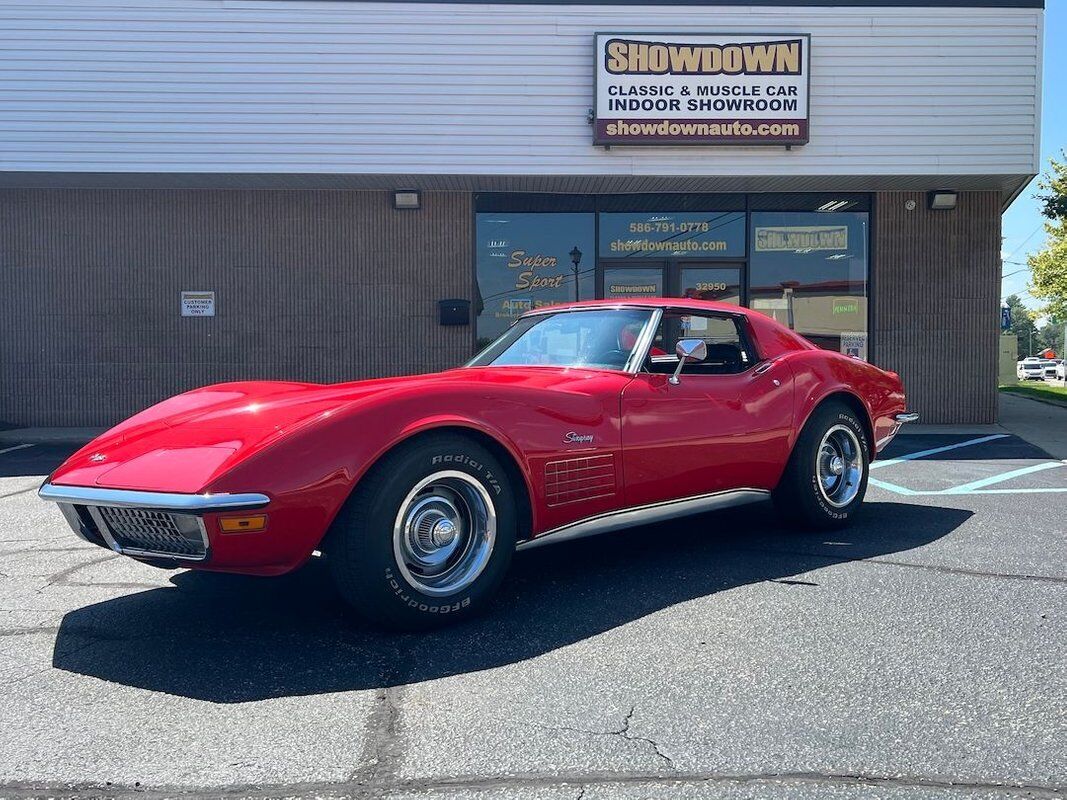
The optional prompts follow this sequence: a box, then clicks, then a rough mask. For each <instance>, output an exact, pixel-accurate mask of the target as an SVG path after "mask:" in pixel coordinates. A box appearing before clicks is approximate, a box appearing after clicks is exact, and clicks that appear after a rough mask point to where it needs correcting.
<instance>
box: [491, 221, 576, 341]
mask: <svg viewBox="0 0 1067 800" xmlns="http://www.w3.org/2000/svg"><path fill="white" fill-rule="evenodd" d="M476 229H477V232H476V238H477V247H478V251H477V276H478V281H477V296H476V297H475V313H476V314H477V317H478V321H477V325H478V346H479V347H484V346H485V345H486V344H488V343H489V342H491V341H492V340H493V339H496V338H497V337H498V336H499V335H500V334H501V333H503V332H504V331H505V330H507V329H508V327H509V326H510V325H511V324H512V323H513V322H514V321H515V319H517V318H518V317H519V316H521V315H522V314H524V313H525V312H527V311H529V310H531V309H534V308H541V307H543V306H550V305H556V304H557V303H566V302H570V301H573V300H575V299H580V300H588V299H591V298H592V297H593V283H594V270H595V265H596V252H595V245H596V240H595V234H594V230H595V224H594V215H593V214H551V213H546V214H541V213H520V214H512V213H499V214H497V213H479V214H478V215H477V218H476ZM575 260H577V261H578V264H577V272H578V282H577V283H578V286H577V292H576V291H575V263H574V262H575Z"/></svg>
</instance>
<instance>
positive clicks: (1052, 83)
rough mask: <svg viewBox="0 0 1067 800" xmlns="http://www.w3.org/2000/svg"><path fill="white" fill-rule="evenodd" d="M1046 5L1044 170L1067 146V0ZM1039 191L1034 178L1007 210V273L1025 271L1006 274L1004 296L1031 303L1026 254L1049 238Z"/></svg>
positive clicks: (1005, 246) (1034, 305)
mask: <svg viewBox="0 0 1067 800" xmlns="http://www.w3.org/2000/svg"><path fill="white" fill-rule="evenodd" d="M1046 5H1047V6H1048V8H1047V10H1046V11H1045V69H1044V72H1045V75H1044V78H1043V79H1042V86H1043V87H1044V91H1043V93H1042V94H1043V96H1042V98H1041V105H1042V109H1041V165H1042V166H1041V168H1042V170H1044V169H1045V168H1046V165H1047V164H1048V160H1049V157H1050V156H1058V155H1059V153H1060V151H1061V150H1064V149H1067V85H1065V84H1067V48H1065V47H1063V43H1064V42H1067V2H1064V0H1048V2H1046ZM1057 44H1058V45H1059V46H1056V45H1057ZM1036 191H1037V180H1034V182H1033V183H1031V184H1030V185H1029V186H1028V187H1027V188H1026V189H1024V190H1023V192H1022V194H1020V195H1019V196H1018V197H1017V198H1016V200H1015V202H1014V203H1012V205H1011V208H1009V209H1008V210H1007V211H1006V212H1005V214H1004V228H1003V235H1004V244H1003V247H1002V252H1003V255H1004V260H1005V262H1004V270H1003V273H1004V274H1005V275H1010V273H1013V272H1015V271H1016V270H1023V272H1019V273H1017V274H1015V275H1010V277H1007V278H1005V279H1004V280H1003V282H1002V284H1001V290H1000V296H1001V298H1004V297H1007V296H1008V295H1009V294H1018V295H1021V296H1022V299H1023V302H1025V303H1026V304H1027V305H1028V306H1031V307H1036V306H1037V305H1039V303H1037V302H1036V301H1035V300H1034V299H1033V298H1032V297H1030V296H1029V295H1027V294H1024V292H1025V291H1026V284H1027V282H1028V281H1029V280H1030V273H1029V271H1028V270H1026V268H1025V265H1026V256H1027V255H1029V254H1031V253H1036V252H1037V251H1038V250H1040V249H1041V246H1042V245H1043V244H1044V242H1045V231H1044V228H1042V227H1041V224H1042V221H1043V220H1044V217H1042V216H1041V213H1040V211H1039V209H1038V202H1037V201H1036V200H1034V198H1033V195H1034V193H1035V192H1036ZM1010 262H1016V263H1010Z"/></svg>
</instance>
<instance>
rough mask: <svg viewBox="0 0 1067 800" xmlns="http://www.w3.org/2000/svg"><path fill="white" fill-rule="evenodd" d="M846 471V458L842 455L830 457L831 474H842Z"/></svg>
mask: <svg viewBox="0 0 1067 800" xmlns="http://www.w3.org/2000/svg"><path fill="white" fill-rule="evenodd" d="M844 471H845V460H844V459H843V458H841V456H834V457H833V458H831V459H830V474H831V475H840V474H841V473H842V472H844Z"/></svg>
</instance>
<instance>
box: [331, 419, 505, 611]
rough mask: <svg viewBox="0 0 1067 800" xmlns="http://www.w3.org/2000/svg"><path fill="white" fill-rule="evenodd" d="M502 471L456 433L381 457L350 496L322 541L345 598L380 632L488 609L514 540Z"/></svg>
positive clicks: (424, 438)
mask: <svg viewBox="0 0 1067 800" xmlns="http://www.w3.org/2000/svg"><path fill="white" fill-rule="evenodd" d="M508 474H509V472H508V469H507V467H506V466H505V465H504V464H503V463H501V461H500V459H499V458H498V457H497V456H496V455H495V454H494V453H492V452H490V451H489V450H488V448H486V447H483V446H482V445H481V444H480V443H478V442H475V441H472V440H471V439H469V438H467V437H466V436H462V435H456V434H452V433H444V432H442V433H427V434H422V435H418V436H416V437H414V438H413V440H412V441H410V442H406V443H404V444H401V445H399V446H398V447H396V448H394V450H392V451H390V452H389V453H386V454H385V455H384V456H383V457H382V458H381V459H380V460H379V462H378V463H377V464H375V465H374V466H373V467H372V468H371V469H370V470H369V471H368V473H367V474H366V475H365V476H364V477H363V479H362V480H360V482H359V483H358V484H357V485H356V487H355V489H354V490H353V491H352V495H351V496H350V497H349V499H348V501H347V502H346V503H345V506H344V508H343V509H342V510H341V512H340V513H339V514H338V515H337V519H336V520H334V524H333V526H332V527H331V529H330V533H329V534H328V537H327V540H326V541H325V542H324V547H325V549H324V551H323V552H324V553H325V555H326V563H327V565H328V566H329V568H330V570H331V572H332V573H333V577H334V580H335V582H336V584H337V588H338V589H339V590H340V593H341V595H342V597H344V599H345V600H346V601H348V603H349V604H350V605H351V606H352V607H353V608H354V609H355V610H356V611H357V612H359V614H360V615H362V616H363V617H365V618H366V619H367V620H369V621H371V622H373V623H375V624H377V625H379V626H381V627H384V628H391V629H400V630H421V629H426V628H433V627H439V626H441V625H445V624H448V623H451V622H455V621H457V620H460V619H463V618H466V617H468V616H470V615H472V614H476V613H478V612H479V611H481V610H484V609H485V607H486V606H487V605H488V603H489V599H490V598H491V597H492V595H493V593H494V592H495V591H496V589H497V587H498V586H499V585H500V582H501V580H502V579H503V577H504V573H506V572H507V569H508V564H509V563H510V562H511V556H512V553H513V552H514V550H515V540H516V536H517V532H518V517H517V513H516V512H517V505H518V504H517V501H516V493H515V489H514V488H513V486H512V483H511V481H509V480H508Z"/></svg>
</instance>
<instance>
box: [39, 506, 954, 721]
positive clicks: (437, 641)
mask: <svg viewBox="0 0 1067 800" xmlns="http://www.w3.org/2000/svg"><path fill="white" fill-rule="evenodd" d="M971 513H972V512H970V511H967V510H960V509H952V508H941V507H937V506H920V505H908V504H903V503H869V504H867V505H866V506H865V507H864V509H863V513H862V515H861V517H860V518H859V519H858V520H857V522H856V523H855V524H854V525H853V527H851V528H849V529H847V530H844V531H835V532H833V533H830V534H816V533H806V534H805V533H795V532H792V531H790V530H789V529H788V528H785V527H784V526H782V524H781V523H779V522H778V521H777V519H776V518H775V516H774V514H773V511H772V509H771V507H770V505H769V504H760V505H757V506H750V507H748V508H746V509H744V510H733V511H727V512H720V513H716V514H705V515H701V516H697V517H692V518H689V519H687V520H684V521H675V522H672V523H669V524H661V525H656V526H649V527H645V528H635V529H632V530H628V531H621V532H617V533H614V534H612V533H608V534H604V535H601V536H598V537H593V538H590V539H585V540H581V541H577V542H571V543H563V544H559V545H555V546H552V547H544V548H539V549H535V550H531V551H527V552H524V553H519V554H517V555H516V558H515V561H514V562H513V565H512V569H511V572H510V574H509V575H508V577H507V579H506V580H505V582H504V584H503V586H502V587H501V591H500V592H499V594H498V595H497V596H496V598H495V601H494V602H493V603H492V605H491V607H490V609H489V610H488V612H487V613H486V614H484V615H482V616H480V617H477V618H475V619H471V620H469V621H467V622H464V623H461V624H459V625H456V626H453V627H449V628H445V629H442V630H438V631H434V632H429V633H422V634H391V633H384V632H381V631H377V630H374V629H372V628H370V627H368V626H366V625H365V624H363V623H362V622H360V621H359V620H357V619H355V618H353V617H352V616H351V615H350V614H349V613H347V612H346V611H344V610H343V608H342V605H341V601H340V598H339V597H338V595H337V594H336V592H335V591H334V589H333V588H332V586H331V584H330V581H329V576H328V573H327V570H326V565H325V564H324V563H323V562H322V561H321V560H315V561H313V562H312V563H310V564H308V565H307V566H306V567H305V568H303V569H301V570H298V571H296V572H295V573H293V574H291V575H288V576H284V577H281V578H245V577H240V576H228V575H218V574H211V573H201V572H179V573H176V574H175V575H174V576H173V577H172V579H171V582H172V583H173V584H174V585H173V587H161V588H157V589H150V590H147V591H142V592H139V593H136V594H130V595H125V596H123V597H118V598H115V599H112V600H107V601H104V602H101V603H96V604H94V605H91V606H87V607H85V608H81V609H78V610H76V611H72V612H70V613H68V614H67V615H66V616H65V617H64V619H63V621H62V624H61V626H60V629H59V632H58V635H57V639H56V643H55V649H54V653H53V665H54V666H55V667H57V668H59V669H63V670H67V671H69V672H73V673H78V674H82V675H90V676H94V677H97V678H101V679H103V680H107V681H113V682H115V683H120V684H123V685H126V686H135V687H140V688H143V689H149V690H153V691H158V692H166V693H168V694H173V695H180V696H183V697H190V698H195V699H199V700H206V701H210V702H216V703H240V702H248V701H254V700H262V699H267V698H275V697H290V696H300V695H312V694H321V693H325V692H339V691H347V690H353V689H370V688H381V687H388V686H394V685H401V684H406V683H414V682H419V681H425V680H432V679H435V678H441V677H446V676H449V675H455V674H459V673H468V672H474V671H478V670H483V669H488V668H492V667H498V666H501V665H506V664H512V663H516V662H520V661H524V660H526V659H530V658H534V657H536V656H539V655H542V654H544V653H547V652H550V651H553V650H555V649H557V648H560V647H564V646H566V645H569V644H572V643H574V642H577V641H581V640H584V639H588V638H590V637H593V636H596V635H598V634H600V633H603V632H605V631H608V630H611V629H613V628H616V627H618V626H620V625H625V624H626V623H628V622H631V621H633V620H636V619H639V618H641V617H644V616H646V615H648V614H652V613H655V612H657V611H660V610H662V609H665V608H668V607H670V606H673V605H676V604H678V603H683V602H685V601H687V600H692V599H694V598H698V597H704V596H707V595H710V594H713V593H715V592H721V591H725V590H727V589H731V588H734V587H737V586H742V585H745V584H751V583H758V582H762V581H768V580H786V581H788V579H789V577H790V576H795V575H798V574H802V573H807V572H810V571H811V570H814V569H819V568H826V567H830V566H832V565H834V564H837V563H841V562H846V561H853V560H857V559H868V558H872V557H877V556H884V555H887V554H890V553H899V552H901V551H905V550H910V549H912V548H916V547H921V546H922V545H925V544H927V543H929V542H932V541H934V540H936V539H939V538H940V537H942V536H945V535H946V534H948V533H950V532H951V531H953V530H955V529H956V528H957V527H959V526H960V525H961V524H963V523H964V522H965V521H966V520H967V519H968V518H969V517H970V516H971ZM821 574H822V573H819V574H816V575H814V576H805V579H804V580H803V581H796V583H797V584H798V586H797V590H798V591H818V581H819V580H820V575H821Z"/></svg>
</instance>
